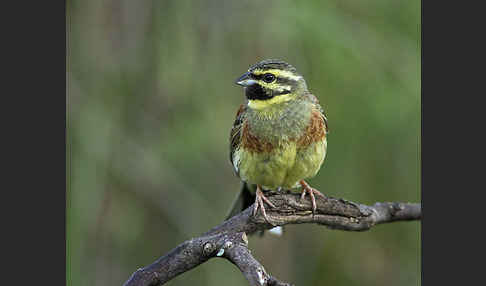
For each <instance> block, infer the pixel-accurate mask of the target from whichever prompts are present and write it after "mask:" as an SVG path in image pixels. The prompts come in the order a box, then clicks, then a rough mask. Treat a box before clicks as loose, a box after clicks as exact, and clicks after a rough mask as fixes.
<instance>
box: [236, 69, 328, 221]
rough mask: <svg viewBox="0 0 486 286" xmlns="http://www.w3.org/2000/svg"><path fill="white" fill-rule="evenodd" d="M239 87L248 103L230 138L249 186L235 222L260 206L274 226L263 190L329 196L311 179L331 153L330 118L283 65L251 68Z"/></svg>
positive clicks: (238, 204)
mask: <svg viewBox="0 0 486 286" xmlns="http://www.w3.org/2000/svg"><path fill="white" fill-rule="evenodd" d="M236 84H238V85H241V86H243V87H244V89H245V95H246V102H245V104H242V105H241V106H240V108H239V110H238V112H237V113H236V119H235V121H234V124H233V128H232V129H231V135H230V161H231V163H232V165H233V167H234V170H235V172H236V174H237V175H238V176H239V177H240V179H241V180H242V181H243V187H242V190H241V192H240V194H239V196H238V198H237V200H236V202H235V204H234V206H233V208H232V210H231V212H230V215H229V217H231V216H233V215H235V214H236V213H238V212H240V211H242V210H243V209H245V208H247V207H249V206H250V205H251V204H253V203H255V205H254V209H253V215H256V214H257V212H258V209H259V208H260V210H261V212H262V214H263V216H264V218H265V219H266V220H267V221H268V218H267V215H266V212H265V207H264V202H266V203H267V204H268V205H269V206H271V207H272V208H274V207H275V206H274V205H273V204H272V203H271V202H270V201H269V200H268V199H267V198H266V197H265V196H264V194H263V192H262V190H280V189H282V188H283V189H295V188H299V187H301V188H302V196H301V199H303V198H304V197H305V195H306V194H309V196H310V198H311V201H312V208H313V211H315V210H316V202H315V197H314V195H319V196H322V197H325V196H324V195H323V194H322V193H320V192H319V191H317V190H316V189H314V188H312V187H310V186H309V185H308V184H307V183H306V182H305V180H306V179H308V178H311V177H314V176H315V175H316V174H317V172H318V171H319V169H320V168H321V165H322V163H323V162H324V158H325V156H326V150H327V138H326V136H327V131H328V129H327V119H326V116H325V114H324V111H323V109H322V107H321V106H320V105H319V101H318V100H317V98H316V97H315V96H314V95H312V94H311V93H310V92H309V90H308V89H307V84H306V82H305V80H304V78H303V77H302V75H300V74H298V73H297V70H296V69H295V68H294V67H293V66H291V65H290V64H288V63H286V62H284V61H280V60H263V61H261V62H259V63H257V64H255V65H253V66H252V67H250V68H249V69H248V72H246V73H245V74H243V75H242V76H241V77H240V78H238V79H237V81H236Z"/></svg>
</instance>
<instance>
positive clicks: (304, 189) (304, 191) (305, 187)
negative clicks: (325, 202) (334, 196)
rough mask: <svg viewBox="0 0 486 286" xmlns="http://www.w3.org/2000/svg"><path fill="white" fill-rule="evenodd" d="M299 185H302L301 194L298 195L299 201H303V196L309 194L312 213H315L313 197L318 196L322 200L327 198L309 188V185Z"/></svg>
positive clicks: (302, 182)
mask: <svg viewBox="0 0 486 286" xmlns="http://www.w3.org/2000/svg"><path fill="white" fill-rule="evenodd" d="M300 184H301V185H302V194H301V195H300V200H303V199H304V198H305V195H306V194H309V196H310V198H311V202H312V213H315V212H316V210H317V204H316V198H315V196H314V195H318V196H320V197H322V198H327V197H326V196H325V195H324V194H323V193H321V192H319V191H318V190H316V189H314V188H312V187H311V186H309V184H307V183H306V182H305V181H300Z"/></svg>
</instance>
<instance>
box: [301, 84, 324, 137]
mask: <svg viewBox="0 0 486 286" xmlns="http://www.w3.org/2000/svg"><path fill="white" fill-rule="evenodd" d="M306 95H307V97H308V98H309V99H310V101H312V102H313V103H314V104H315V105H317V106H318V107H319V111H320V112H321V114H322V119H324V126H325V127H326V134H327V133H328V132H329V126H328V125H327V117H326V113H325V112H324V109H323V108H322V106H321V105H320V104H319V100H318V99H317V97H316V96H315V95H313V94H312V93H307V94H306Z"/></svg>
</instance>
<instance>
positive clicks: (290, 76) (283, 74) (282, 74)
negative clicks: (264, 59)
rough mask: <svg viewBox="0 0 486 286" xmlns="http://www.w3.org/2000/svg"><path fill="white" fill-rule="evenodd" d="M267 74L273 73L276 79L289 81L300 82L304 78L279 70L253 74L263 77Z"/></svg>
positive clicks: (254, 72) (258, 71)
mask: <svg viewBox="0 0 486 286" xmlns="http://www.w3.org/2000/svg"><path fill="white" fill-rule="evenodd" d="M266 73H272V74H273V75H275V76H276V77H281V78H287V79H292V80H299V79H301V78H302V77H301V76H298V75H295V74H294V73H292V72H289V71H285V70H278V69H269V70H254V71H253V74H254V75H262V74H266Z"/></svg>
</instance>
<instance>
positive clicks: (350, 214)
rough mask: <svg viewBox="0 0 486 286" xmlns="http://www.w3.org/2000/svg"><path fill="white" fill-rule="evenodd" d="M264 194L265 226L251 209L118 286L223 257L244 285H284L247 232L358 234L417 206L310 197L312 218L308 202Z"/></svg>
mask: <svg viewBox="0 0 486 286" xmlns="http://www.w3.org/2000/svg"><path fill="white" fill-rule="evenodd" d="M265 196H266V197H267V198H268V199H269V200H270V201H271V202H272V203H273V204H274V205H275V206H276V208H275V209H271V208H267V216H268V219H269V222H267V221H265V219H264V218H263V217H262V216H261V214H260V213H259V214H258V215H257V216H256V217H253V216H252V211H253V206H250V207H249V208H247V209H246V210H244V211H243V212H241V213H239V214H237V215H235V216H233V217H232V218H230V219H229V220H226V221H224V222H223V223H222V224H220V225H218V226H216V227H214V228H212V229H211V230H209V231H208V232H206V233H205V234H203V235H201V236H200V237H198V238H193V239H191V240H188V241H186V242H184V243H182V244H180V245H179V246H177V247H176V248H174V249H173V250H172V251H170V252H169V253H168V254H166V255H165V256H162V257H160V258H159V259H158V260H157V261H155V262H154V263H152V264H151V265H149V266H147V267H144V268H140V269H138V270H137V271H136V272H135V273H133V274H132V276H131V277H130V279H129V280H128V281H126V282H125V284H124V286H153V285H162V284H164V283H165V282H167V281H169V280H171V279H172V278H174V277H175V276H177V275H179V274H181V273H184V272H186V271H188V270H190V269H192V268H194V267H196V266H198V265H199V264H201V263H204V262H206V261H207V260H208V259H210V258H214V257H223V258H226V259H227V260H229V261H230V262H232V263H233V264H235V265H236V266H237V267H238V268H239V269H240V271H241V272H242V273H243V275H244V276H245V278H246V279H247V280H248V282H249V283H250V285H258V286H264V285H267V286H272V285H275V286H284V285H290V284H287V283H283V282H280V281H278V280H277V279H275V278H274V277H272V276H271V275H269V274H268V273H267V272H266V271H265V269H264V268H263V266H262V265H261V264H260V263H259V262H258V261H257V260H256V259H255V258H254V257H253V256H252V255H251V253H250V251H249V249H248V239H247V236H246V235H247V234H252V233H254V232H256V231H259V230H266V229H271V228H273V227H274V226H276V225H286V224H300V223H317V224H320V225H324V226H327V227H328V228H332V229H340V230H346V231H364V230H368V229H370V228H371V227H373V226H374V225H377V224H381V223H388V222H394V221H406V220H419V219H421V216H422V211H421V206H420V204H412V203H390V202H388V203H376V204H374V205H373V206H367V205H363V204H357V203H353V202H350V201H346V200H343V199H335V198H327V199H323V198H320V197H316V203H317V210H316V212H315V213H314V214H313V213H312V211H311V209H312V206H311V203H310V201H309V200H308V199H304V200H303V201H300V195H299V194H296V193H292V192H290V191H287V192H268V193H266V194H265Z"/></svg>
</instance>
